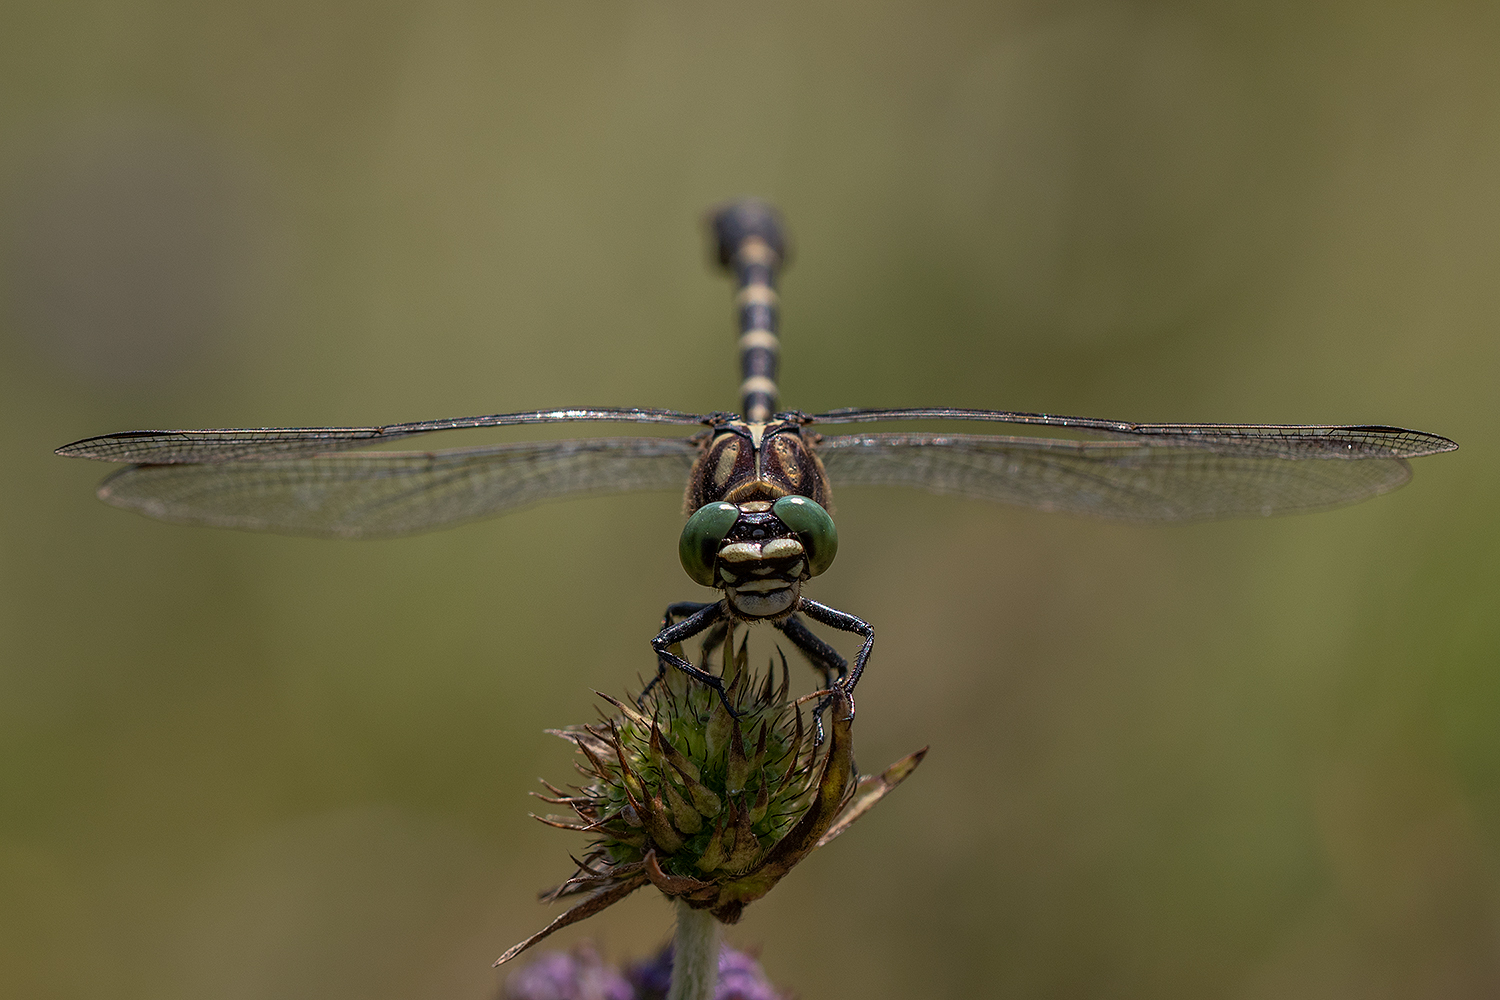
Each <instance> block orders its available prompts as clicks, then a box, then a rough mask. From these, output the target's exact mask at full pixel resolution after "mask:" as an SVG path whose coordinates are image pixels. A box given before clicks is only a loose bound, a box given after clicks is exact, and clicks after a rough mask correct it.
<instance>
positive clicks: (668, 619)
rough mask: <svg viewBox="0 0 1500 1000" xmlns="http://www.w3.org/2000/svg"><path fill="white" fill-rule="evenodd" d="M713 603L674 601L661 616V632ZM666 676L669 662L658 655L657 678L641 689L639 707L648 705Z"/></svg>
mask: <svg viewBox="0 0 1500 1000" xmlns="http://www.w3.org/2000/svg"><path fill="white" fill-rule="evenodd" d="M712 603H713V602H712V601H674V602H673V603H671V604H668V605H667V610H666V611H665V612H664V613H663V614H662V616H661V629H660V631H662V632H665V631H666V630H667V628H668V627H670V626H671V625H672V624H674V621H675V619H678V618H687V617H688V616H689V615H695V614H697V613H698V612H700V611H702V610H703V609H704V608H706V607H708V606H709V605H711V604H712ZM653 645H654V644H653ZM666 676H667V661H666V660H665V659H664V658H663V657H662V655H661V654H660V653H658V654H657V657H656V676H655V677H653V678H651V681H650V683H648V684H647V685H646V686H645V687H644V688H642V689H641V693H640V695H639V696H637V698H636V699H635V703H636V706H637V707H642V706H644V705H645V704H646V696H647V695H649V694H650V693H651V692H652V690H653V689H655V687H656V685H658V684H660V683H661V682H662V678H663V677H666Z"/></svg>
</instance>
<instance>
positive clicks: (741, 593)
mask: <svg viewBox="0 0 1500 1000" xmlns="http://www.w3.org/2000/svg"><path fill="white" fill-rule="evenodd" d="M838 550H839V536H838V531H837V530H836V529H835V528H834V526H833V518H831V517H829V516H828V512H827V511H826V510H824V509H823V508H822V507H821V506H819V505H818V504H817V503H815V502H813V501H812V500H809V499H808V498H807V497H802V496H786V497H782V498H781V499H779V500H777V501H775V502H774V503H771V502H768V501H764V500H755V501H748V502H745V503H739V504H733V503H728V502H725V501H718V502H715V503H710V504H705V505H704V506H703V507H700V508H699V509H698V510H697V511H696V512H695V513H694V514H693V516H692V517H690V518H688V522H687V524H686V525H685V526H684V527H683V529H682V538H681V539H680V540H679V541H678V543H677V554H678V556H680V557H681V559H682V568H683V569H685V570H687V574H688V576H690V577H692V578H693V579H694V580H696V581H697V582H698V583H701V584H703V585H704V586H705V587H717V588H719V589H721V590H723V591H724V596H725V597H726V598H727V599H728V600H729V604H730V606H731V607H732V608H733V609H734V610H735V611H736V612H738V613H739V614H741V615H743V616H744V617H746V618H776V617H779V616H781V615H786V614H789V613H791V612H792V611H794V610H795V609H796V606H797V597H798V595H799V593H800V591H801V588H802V581H803V580H806V579H808V578H809V577H814V576H817V575H818V574H819V573H821V572H823V571H824V570H825V569H827V568H828V567H829V565H830V564H831V563H832V562H833V557H834V556H835V555H837V554H838Z"/></svg>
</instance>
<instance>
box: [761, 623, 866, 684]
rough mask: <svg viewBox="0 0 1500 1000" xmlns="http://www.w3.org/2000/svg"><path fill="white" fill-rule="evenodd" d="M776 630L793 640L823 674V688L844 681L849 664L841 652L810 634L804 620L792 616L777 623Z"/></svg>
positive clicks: (793, 643)
mask: <svg viewBox="0 0 1500 1000" xmlns="http://www.w3.org/2000/svg"><path fill="white" fill-rule="evenodd" d="M776 628H777V630H779V631H780V632H781V634H782V635H784V636H786V637H787V638H788V639H790V640H792V645H794V646H796V647H797V648H798V649H800V650H801V651H802V654H803V655H804V656H806V657H807V658H808V659H809V660H811V661H812V665H813V666H814V667H816V668H817V669H818V670H821V671H822V672H823V686H824V687H833V685H834V684H835V683H836V682H838V681H842V680H843V679H844V674H845V673H847V672H848V670H849V663H848V661H846V660H845V659H844V658H843V657H842V656H840V655H839V651H838V650H836V649H834V648H833V647H832V646H830V645H828V643H826V642H824V641H823V640H822V639H819V638H818V637H817V636H815V635H813V634H812V632H810V631H809V630H808V628H807V626H806V625H804V624H802V619H801V618H798V617H797V616H796V615H791V616H789V617H787V618H783V619H782V620H781V621H779V622H776Z"/></svg>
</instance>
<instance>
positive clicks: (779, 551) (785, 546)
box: [760, 538, 802, 559]
mask: <svg viewBox="0 0 1500 1000" xmlns="http://www.w3.org/2000/svg"><path fill="white" fill-rule="evenodd" d="M760 551H761V555H763V556H765V557H766V558H767V559H781V558H784V557H786V556H796V555H801V554H802V543H801V542H799V541H797V539H795V538H773V539H771V540H770V541H769V542H767V543H766V544H765V545H763V546H761V550H760Z"/></svg>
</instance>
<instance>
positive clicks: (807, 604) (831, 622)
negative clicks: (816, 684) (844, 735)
mask: <svg viewBox="0 0 1500 1000" xmlns="http://www.w3.org/2000/svg"><path fill="white" fill-rule="evenodd" d="M798 610H800V611H802V612H803V613H805V614H806V615H807V617H809V618H811V619H812V620H813V621H815V622H819V623H821V624H823V625H827V626H828V627H830V628H836V629H838V630H839V631H840V632H853V633H854V634H856V635H860V636H863V637H864V640H865V641H864V645H862V646H860V647H859V652H858V653H855V654H854V669H853V670H851V671H849V674H848V675H847V676H845V677H840V678H839V682H838V686H839V690H841V691H843V692H844V694H846V695H848V697H849V718H851V719H852V718H854V685H856V684H858V683H859V675H860V674H862V673H864V672H865V663H866V661H868V660H869V659H870V650H871V649H872V648H874V646H875V630H874V629H873V628H871V627H870V626H869V623H868V622H865V621H864V620H862V619H859V618H856V617H854V616H853V615H851V614H848V613H846V612H843V611H837V610H835V609H833V608H830V607H829V606H828V605H826V604H819V603H818V602H817V601H809V600H808V599H807V598H805V597H804V598H802V603H801V605H800V607H799V608H798Z"/></svg>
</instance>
